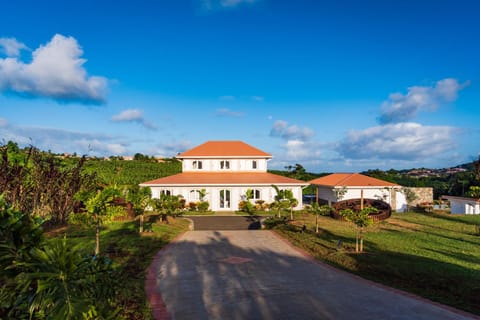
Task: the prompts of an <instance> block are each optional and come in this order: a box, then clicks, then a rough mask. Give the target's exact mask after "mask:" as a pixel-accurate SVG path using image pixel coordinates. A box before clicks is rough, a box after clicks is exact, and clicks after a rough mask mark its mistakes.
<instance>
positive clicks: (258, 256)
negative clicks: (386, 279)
mask: <svg viewBox="0 0 480 320" xmlns="http://www.w3.org/2000/svg"><path fill="white" fill-rule="evenodd" d="M146 291H147V294H148V296H149V300H150V303H151V305H152V308H153V311H154V317H155V318H156V319H169V318H170V319H232V320H235V319H355V320H361V319H368V320H371V319H408V320H411V319H432V320H433V319H435V320H441V319H452V320H453V319H475V318H477V317H474V316H473V315H469V314H466V313H462V312H460V311H458V312H457V311H456V310H453V309H450V308H447V307H443V306H440V305H437V304H433V303H430V302H428V301H426V300H423V299H420V298H416V297H414V296H411V295H408V294H403V293H400V292H398V291H396V290H393V289H389V288H386V287H383V286H380V285H377V284H373V283H371V282H369V281H366V280H363V279H361V278H359V277H356V276H354V275H351V274H348V273H345V272H342V271H339V270H336V269H334V268H332V267H329V266H326V265H323V264H322V263H318V262H316V261H314V260H313V259H312V258H310V257H309V256H307V255H306V254H304V253H302V252H300V251H299V250H297V249H295V248H293V247H292V246H290V245H289V244H288V243H286V242H285V241H284V240H282V239H281V238H279V237H278V236H277V235H275V234H274V233H273V232H271V231H189V232H187V233H185V234H184V235H183V236H181V237H180V238H178V239H177V240H176V241H175V242H173V243H171V244H170V245H169V246H168V247H167V248H165V249H164V250H162V251H160V252H159V253H158V254H157V256H156V258H155V260H154V262H153V263H152V265H151V267H150V268H149V270H148V273H147V280H146ZM162 299H163V301H162ZM477 319H478V318H477Z"/></svg>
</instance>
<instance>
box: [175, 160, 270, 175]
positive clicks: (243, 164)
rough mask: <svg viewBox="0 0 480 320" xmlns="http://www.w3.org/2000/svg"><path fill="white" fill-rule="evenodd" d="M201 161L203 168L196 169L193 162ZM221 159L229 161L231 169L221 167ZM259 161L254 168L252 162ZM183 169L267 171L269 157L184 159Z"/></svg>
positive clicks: (200, 170)
mask: <svg viewBox="0 0 480 320" xmlns="http://www.w3.org/2000/svg"><path fill="white" fill-rule="evenodd" d="M194 161H197V162H198V161H201V162H202V169H194V168H193V162H194ZM220 161H229V162H230V168H229V169H221V167H220ZM253 161H256V162H257V168H256V169H253V167H252V162H253ZM182 171H183V172H203V171H205V172H241V171H247V172H266V171H267V159H254V158H251V159H229V158H225V159H220V158H218V159H204V158H198V159H183V160H182Z"/></svg>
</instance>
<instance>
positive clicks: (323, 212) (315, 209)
mask: <svg viewBox="0 0 480 320" xmlns="http://www.w3.org/2000/svg"><path fill="white" fill-rule="evenodd" d="M306 209H307V212H308V213H311V214H314V215H315V233H318V216H319V215H320V216H328V215H329V214H330V212H331V211H332V207H330V206H329V205H323V206H319V205H318V203H317V202H314V203H312V204H311V205H308V206H307V207H306Z"/></svg>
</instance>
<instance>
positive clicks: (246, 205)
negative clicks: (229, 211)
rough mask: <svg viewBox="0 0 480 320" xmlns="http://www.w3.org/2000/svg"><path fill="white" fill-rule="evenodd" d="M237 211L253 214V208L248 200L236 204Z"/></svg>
mask: <svg viewBox="0 0 480 320" xmlns="http://www.w3.org/2000/svg"><path fill="white" fill-rule="evenodd" d="M238 209H239V210H240V211H242V212H246V213H248V214H252V213H254V212H255V206H254V205H253V203H251V202H250V201H249V200H242V201H240V202H239V203H238Z"/></svg>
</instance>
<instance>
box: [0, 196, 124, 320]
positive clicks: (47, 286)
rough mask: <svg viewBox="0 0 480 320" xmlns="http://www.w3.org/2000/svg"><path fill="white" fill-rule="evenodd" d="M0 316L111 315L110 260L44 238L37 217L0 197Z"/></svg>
mask: <svg viewBox="0 0 480 320" xmlns="http://www.w3.org/2000/svg"><path fill="white" fill-rule="evenodd" d="M0 268H1V269H2V270H3V271H2V273H1V275H0V285H1V289H0V316H1V317H2V318H3V317H8V318H11V319H23V318H32V317H33V316H34V317H35V319H42V318H45V319H103V318H106V317H107V316H109V317H114V316H115V313H116V312H115V308H113V307H112V305H111V303H110V302H111V300H110V299H111V298H112V297H113V296H114V294H115V292H114V290H113V289H112V288H113V286H112V283H113V282H114V281H115V280H114V279H115V277H114V276H113V269H112V268H111V265H110V262H109V261H108V260H107V259H105V258H101V257H92V256H91V255H88V254H86V253H85V252H82V251H81V250H80V249H78V248H75V247H69V246H68V245H67V240H66V239H58V240H56V241H46V240H45V238H44V237H43V230H42V228H41V220H39V219H38V218H33V217H31V216H28V215H26V214H23V213H21V212H20V211H18V210H15V209H13V208H11V207H10V206H8V205H7V204H6V203H5V201H4V199H3V197H0Z"/></svg>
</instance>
